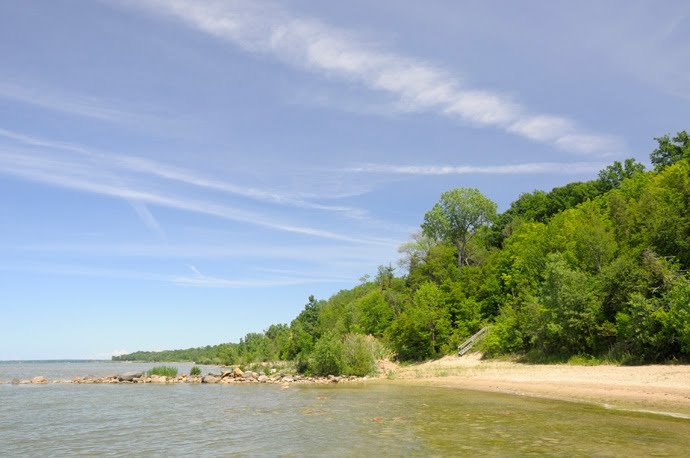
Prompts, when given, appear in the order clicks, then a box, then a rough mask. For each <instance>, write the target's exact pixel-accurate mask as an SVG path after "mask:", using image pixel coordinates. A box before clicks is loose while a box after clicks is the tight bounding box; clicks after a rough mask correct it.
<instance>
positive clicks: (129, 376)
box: [117, 372, 144, 382]
mask: <svg viewBox="0 0 690 458" xmlns="http://www.w3.org/2000/svg"><path fill="white" fill-rule="evenodd" d="M143 375H144V374H142V373H141V372H125V373H124V374H120V375H118V376H117V379H118V380H119V381H120V382H133V381H134V379H135V378H141V377H142V376H143Z"/></svg>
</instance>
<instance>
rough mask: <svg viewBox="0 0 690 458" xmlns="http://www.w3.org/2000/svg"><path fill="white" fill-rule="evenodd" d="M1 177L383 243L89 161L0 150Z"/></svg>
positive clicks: (298, 231) (322, 235) (304, 232)
mask: <svg viewBox="0 0 690 458" xmlns="http://www.w3.org/2000/svg"><path fill="white" fill-rule="evenodd" d="M0 173H6V174H11V175H15V176H19V177H22V178H24V179H28V180H32V181H37V182H41V183H47V184H51V185H54V186H60V187H65V188H70V189H76V190H80V191H85V192H90V193H95V194H101V195H106V196H111V197H116V198H120V199H125V200H126V201H136V202H142V203H145V204H151V205H158V206H162V207H168V208H174V209H177V210H184V211H189V212H194V213H200V214H206V215H211V216H215V217H218V218H222V219H226V220H230V221H236V222H240V223H244V224H251V225H255V226H261V227H265V228H268V229H273V230H278V231H283V232H290V233H295V234H301V235H305V236H311V237H319V238H326V239H332V240H340V241H346V242H353V243H373V244H380V243H382V242H380V241H377V240H375V239H364V238H357V237H352V236H347V235H343V234H339V233H336V232H333V231H329V230H325V229H318V228H314V227H309V226H301V225H298V224H291V223H286V222H281V221H279V220H277V219H276V218H275V217H271V216H268V215H262V214H259V213H256V212H252V211H247V210H243V209H240V208H235V207H230V206H228V205H224V204H219V203H216V202H213V201H208V200H199V199H190V198H187V197H184V196H180V195H177V194H175V193H165V192H163V191H160V190H156V189H155V188H154V189H151V188H150V187H146V186H145V185H144V184H142V183H138V182H136V181H129V182H126V183H123V179H122V178H121V177H119V176H116V175H113V174H112V173H110V172H107V171H103V170H101V169H100V168H99V167H97V166H94V165H93V164H90V163H88V162H87V161H81V162H78V161H69V160H65V159H58V158H52V157H47V156H45V155H41V154H40V153H36V152H33V151H29V150H22V151H18V150H8V149H7V148H2V147H0Z"/></svg>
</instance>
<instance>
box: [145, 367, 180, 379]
mask: <svg viewBox="0 0 690 458" xmlns="http://www.w3.org/2000/svg"><path fill="white" fill-rule="evenodd" d="M146 375H147V376H149V377H151V376H152V375H162V376H165V377H177V368H176V367H171V366H156V367H153V368H151V369H150V370H149V371H148V372H146Z"/></svg>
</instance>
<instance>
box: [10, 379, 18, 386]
mask: <svg viewBox="0 0 690 458" xmlns="http://www.w3.org/2000/svg"><path fill="white" fill-rule="evenodd" d="M10 383H11V384H12V385H19V379H18V378H13V379H12V381H11V382H10Z"/></svg>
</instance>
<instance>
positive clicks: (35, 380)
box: [31, 376, 48, 385]
mask: <svg viewBox="0 0 690 458" xmlns="http://www.w3.org/2000/svg"><path fill="white" fill-rule="evenodd" d="M31 383H35V384H36V385H44V384H46V383H48V379H47V378H45V377H43V376H38V377H34V378H32V379H31Z"/></svg>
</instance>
